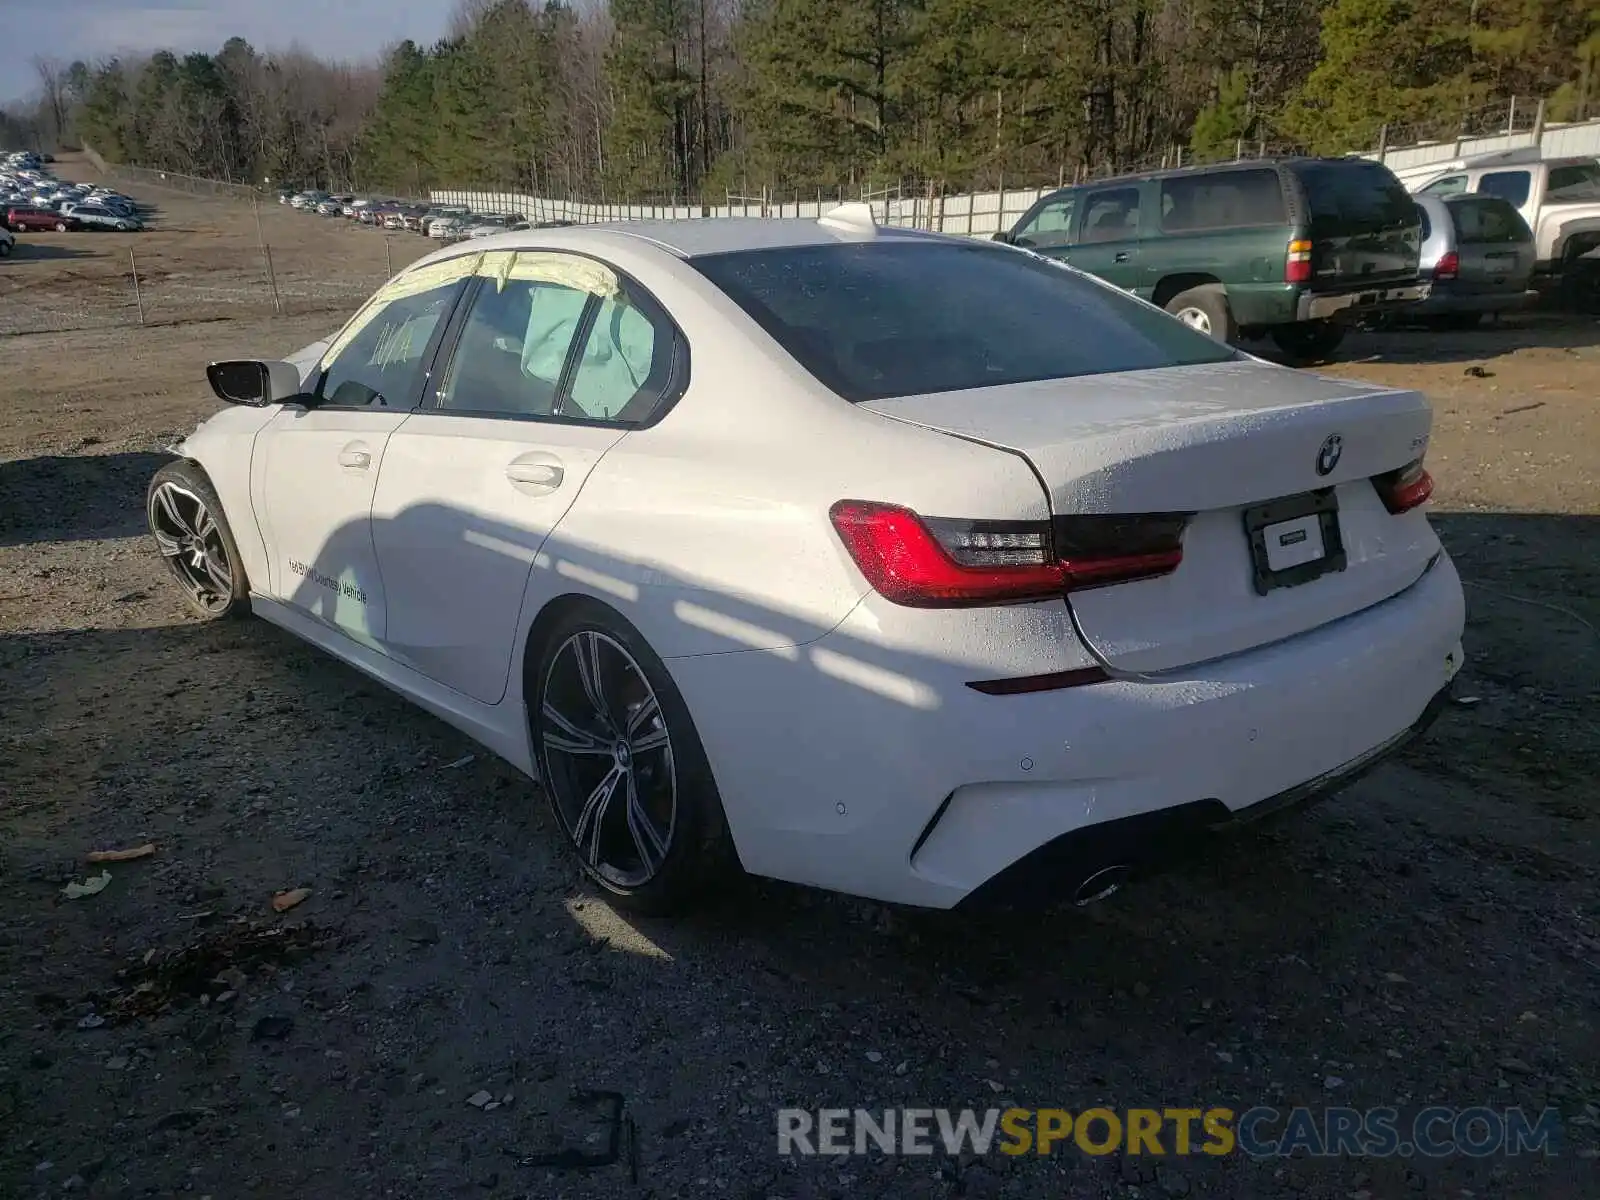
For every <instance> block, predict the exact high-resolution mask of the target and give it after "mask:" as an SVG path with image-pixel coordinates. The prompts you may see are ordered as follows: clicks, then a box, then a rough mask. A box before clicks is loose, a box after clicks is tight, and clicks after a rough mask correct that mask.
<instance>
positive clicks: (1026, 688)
mask: <svg viewBox="0 0 1600 1200" xmlns="http://www.w3.org/2000/svg"><path fill="white" fill-rule="evenodd" d="M1110 678H1111V676H1109V675H1107V674H1106V673H1105V671H1104V670H1103V669H1101V668H1100V667H1079V668H1078V669H1077V670H1074V671H1051V672H1050V673H1049V674H1048V675H1020V676H1018V677H1017V678H1015V679H979V680H976V681H975V682H972V683H968V684H967V686H968V687H969V688H972V689H973V690H974V691H978V692H982V693H983V694H984V695H986V696H1020V695H1024V694H1026V693H1028V692H1058V691H1061V690H1062V689H1063V688H1075V687H1083V686H1084V685H1085V684H1089V683H1105V682H1106V681H1107V680H1109V679H1110Z"/></svg>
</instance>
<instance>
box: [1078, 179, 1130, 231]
mask: <svg viewBox="0 0 1600 1200" xmlns="http://www.w3.org/2000/svg"><path fill="white" fill-rule="evenodd" d="M1138 236H1139V189H1138V188H1136V187H1122V188H1109V189H1106V190H1104V191H1099V192H1090V193H1089V195H1088V197H1087V198H1086V199H1085V200H1084V204H1083V240H1084V241H1086V242H1121V241H1126V240H1127V239H1129V238H1134V237H1138Z"/></svg>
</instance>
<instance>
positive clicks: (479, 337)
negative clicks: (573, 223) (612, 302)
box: [438, 279, 589, 417]
mask: <svg viewBox="0 0 1600 1200" xmlns="http://www.w3.org/2000/svg"><path fill="white" fill-rule="evenodd" d="M588 303H589V295H588V293H587V292H585V291H583V290H582V289H580V288H576V287H570V286H567V285H564V284H560V283H555V282H552V281H541V280H532V279H505V280H499V279H488V280H485V281H484V282H483V283H482V284H480V285H479V287H478V293H477V296H476V298H475V299H474V300H473V303H472V311H471V312H470V313H468V314H467V320H466V323H465V324H464V325H463V326H462V328H461V340H460V342H459V343H458V344H457V346H456V352H455V355H454V357H453V358H452V359H451V362H450V370H449V371H448V372H447V373H446V375H445V381H444V385H443V386H442V387H441V388H440V389H439V397H438V403H439V407H440V408H442V409H445V410H447V411H453V412H472V413H494V414H503V415H507V416H522V417H548V416H552V415H554V413H555V408H556V391H557V389H558V388H559V387H560V385H561V373H562V371H563V370H564V369H565V367H566V362H567V355H568V353H569V352H570V351H571V348H572V339H573V337H574V336H575V335H576V333H577V331H578V324H579V322H580V321H581V320H582V319H583V310H584V308H585V306H587V305H588Z"/></svg>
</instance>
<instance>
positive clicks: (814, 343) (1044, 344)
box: [690, 239, 1237, 401]
mask: <svg viewBox="0 0 1600 1200" xmlns="http://www.w3.org/2000/svg"><path fill="white" fill-rule="evenodd" d="M690 262H691V264H692V265H693V266H695V267H696V268H698V269H699V271H700V272H701V273H702V274H704V275H705V276H706V277H707V278H708V279H710V280H711V282H712V283H713V284H715V285H716V286H717V287H719V288H720V289H721V290H722V291H724V292H726V293H727V294H728V296H729V297H731V298H732V299H733V300H734V301H735V302H736V303H737V304H738V305H739V306H740V307H741V308H743V309H744V310H745V311H746V312H747V313H749V314H750V315H751V316H752V317H753V318H754V319H755V320H756V321H757V322H758V323H759V324H760V325H761V326H762V327H763V328H764V329H765V330H766V331H767V332H768V333H769V334H771V335H772V337H773V338H775V339H776V340H777V341H778V343H779V344H780V345H782V346H783V348H784V349H785V350H787V351H788V352H789V354H791V355H792V356H793V357H794V358H795V359H796V360H797V361H798V362H799V363H800V364H801V365H802V366H803V367H805V368H806V370H808V371H810V372H811V374H812V375H814V376H815V377H816V378H817V379H818V380H820V381H821V382H822V383H823V384H825V385H826V386H828V387H829V388H831V389H832V390H833V391H835V392H837V393H838V394H839V395H840V396H843V397H844V398H845V399H846V400H851V401H863V400H879V399H886V398H889V397H893V396H910V395H917V394H920V393H926V392H951V391H962V390H966V389H971V388H987V387H1000V386H1004V385H1006V384H1015V383H1026V382H1030V381H1034V380H1045V379H1069V378H1072V377H1074V376H1080V375H1098V374H1104V373H1108V372H1112V371H1142V370H1151V369H1153V368H1157V367H1173V366H1184V365H1191V364H1195V363H1215V362H1226V361H1229V360H1231V359H1234V358H1236V357H1237V354H1236V353H1235V352H1234V351H1233V350H1232V349H1230V348H1229V347H1227V346H1224V345H1221V344H1220V343H1218V342H1215V341H1213V340H1212V339H1211V338H1209V337H1207V336H1206V335H1205V334H1202V333H1199V332H1197V331H1195V330H1193V329H1190V328H1189V327H1188V326H1186V325H1184V324H1183V323H1182V322H1180V321H1177V320H1175V319H1174V318H1172V317H1169V316H1167V315H1166V314H1165V313H1163V312H1161V311H1160V310H1158V309H1155V308H1152V307H1151V306H1149V305H1147V304H1145V303H1143V302H1142V301H1139V300H1135V299H1134V298H1133V297H1131V296H1128V295H1126V294H1124V293H1122V292H1120V291H1118V290H1117V289H1115V288H1113V287H1111V286H1109V285H1107V284H1103V283H1099V282H1097V281H1096V280H1094V279H1091V278H1089V277H1088V276H1085V275H1081V274H1079V273H1078V272H1076V271H1073V270H1070V269H1068V268H1066V267H1063V266H1060V265H1058V264H1056V263H1053V262H1050V261H1049V260H1047V259H1043V258H1040V257H1037V256H1035V255H1032V254H1027V253H1022V252H1019V251H1017V250H1013V249H1008V248H1005V247H1001V246H994V245H985V244H983V243H974V244H972V245H963V244H960V243H951V242H946V241H942V240H941V241H923V240H920V239H919V240H897V239H890V240H885V241H878V242H872V243H866V244H861V243H857V244H838V243H833V244H827V245H821V246H789V247H783V248H781V249H775V250H747V251H737V252H733V253H728V254H716V255H707V256H704V257H700V258H695V259H691V260H690Z"/></svg>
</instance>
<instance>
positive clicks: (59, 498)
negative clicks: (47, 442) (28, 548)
mask: <svg viewBox="0 0 1600 1200" xmlns="http://www.w3.org/2000/svg"><path fill="white" fill-rule="evenodd" d="M171 461H172V456H171V455H170V454H161V453H156V452H151V451H122V452H117V453H112V454H95V453H92V452H91V453H85V454H51V455H41V456H39V457H37V458H20V459H11V460H9V461H4V462H0V546H22V545H28V544H31V543H36V542H64V541H82V540H85V539H90V540H93V539H100V538H125V537H136V536H138V535H139V534H142V533H144V532H146V524H145V517H144V497H145V489H146V488H147V487H148V486H149V483H150V476H151V475H153V474H154V473H155V472H156V471H157V470H158V469H160V468H161V467H162V466H163V465H165V464H166V463H169V462H171Z"/></svg>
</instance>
